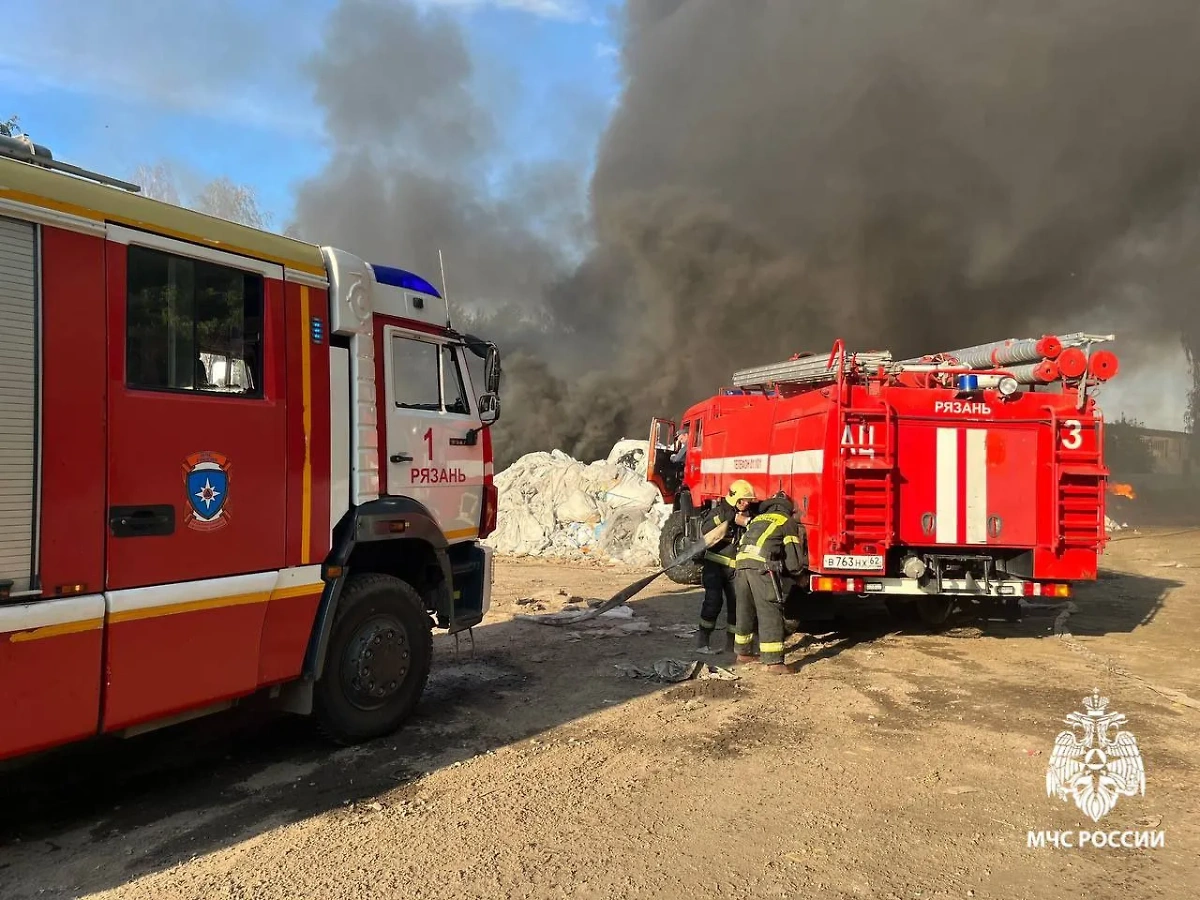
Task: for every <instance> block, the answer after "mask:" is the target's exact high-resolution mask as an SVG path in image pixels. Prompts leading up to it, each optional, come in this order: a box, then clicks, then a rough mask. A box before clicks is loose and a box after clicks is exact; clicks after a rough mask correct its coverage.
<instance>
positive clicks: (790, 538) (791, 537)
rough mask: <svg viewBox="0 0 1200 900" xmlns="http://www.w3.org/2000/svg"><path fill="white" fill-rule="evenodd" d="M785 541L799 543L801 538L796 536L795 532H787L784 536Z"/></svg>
mask: <svg viewBox="0 0 1200 900" xmlns="http://www.w3.org/2000/svg"><path fill="white" fill-rule="evenodd" d="M783 542H784V543H785V544H799V543H800V538H798V537H796V536H795V535H794V534H785V535H784V536H783Z"/></svg>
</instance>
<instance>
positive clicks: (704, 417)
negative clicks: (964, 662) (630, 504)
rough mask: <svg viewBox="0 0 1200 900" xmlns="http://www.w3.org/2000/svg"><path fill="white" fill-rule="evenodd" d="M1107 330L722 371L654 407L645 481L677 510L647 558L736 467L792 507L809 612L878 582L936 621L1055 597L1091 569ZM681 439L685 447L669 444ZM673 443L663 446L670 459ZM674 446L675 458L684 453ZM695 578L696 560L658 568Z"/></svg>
mask: <svg viewBox="0 0 1200 900" xmlns="http://www.w3.org/2000/svg"><path fill="white" fill-rule="evenodd" d="M1111 339H1112V336H1111V335H1107V336H1105V335H1087V334H1074V335H1065V336H1063V337H1062V338H1058V337H1054V336H1046V337H1043V338H1038V339H1009V340H1005V341H997V342H994V343H991V344H984V345H980V346H977V347H969V348H965V349H962V350H955V351H950V352H946V353H937V354H931V355H929V356H925V357H919V358H914V359H907V360H901V361H893V360H892V357H891V354H890V353H888V352H886V351H878V352H869V353H850V352H847V351H846V350H845V348H844V345H843V342H842V341H840V340H839V341H837V342H836V343H835V345H834V348H833V352H832V353H831V354H829V355H828V356H825V355H821V356H814V355H812V354H798V355H797V356H795V357H793V358H791V359H789V360H786V361H784V362H781V363H776V364H772V365H766V366H759V367H756V368H752V369H746V370H743V371H740V372H737V373H735V375H734V377H733V387H730V388H723V389H722V390H721V391H720V392H719V393H718V394H717V395H716V396H713V397H710V398H709V399H707V400H704V401H703V402H701V403H697V404H696V405H694V406H692V407H691V408H690V409H688V410H687V412H685V413H684V415H683V417H682V419H681V422H680V424H679V426H676V424H675V423H674V422H672V421H668V420H664V419H655V420H654V421H653V423H652V426H651V435H650V445H651V453H652V456H651V458H650V461H649V466H648V469H647V471H648V475H647V478H648V480H650V481H651V482H653V483H654V484H655V485H657V486H658V488H659V491H660V492H661V494H662V497H663V500H664V502H666V503H671V504H673V505H674V507H675V510H674V512H673V513H672V515H671V517H670V519H669V520H668V521H667V524H666V527H665V528H664V529H663V534H662V546H661V556H662V558H663V560H669V559H671V558H673V557H674V556H675V555H676V554H677V553H678V552H679V550H680V549H681V548H682V547H684V546H686V545H687V544H688V543H690V542H691V541H693V540H695V538H696V537H697V536H698V534H699V525H698V521H699V517H700V516H701V514H702V513H703V512H704V511H705V510H706V509H707V508H708V507H709V506H711V504H713V503H715V502H718V501H719V499H720V498H721V497H722V496H723V494H724V493H725V492H726V491H727V490H728V488H729V485H730V483H731V482H732V481H733V480H734V479H738V478H744V479H746V480H748V481H749V482H750V483H751V484H753V485H754V487H755V488H756V490H757V491H758V492H759V493H758V496H759V497H763V496H766V495H769V494H773V493H776V492H778V491H784V492H786V493H787V494H788V495H789V496H790V497H791V499H792V501H793V502H794V503H795V504H796V507H797V510H798V511H799V513H800V519H801V522H802V526H803V528H802V531H803V532H804V535H805V538H806V544H807V561H808V568H809V570H810V572H809V575H808V578H807V583H806V584H801V585H799V586H798V588H799V591H798V592H794V593H793V595H792V596H791V597H790V598H789V600H795V599H796V598H797V594H801V595H803V596H802V597H801V599H802V601H803V603H804V604H806V605H807V606H808V607H809V609H810V610H811V609H813V604H814V601H817V600H819V599H820V598H822V597H824V598H830V599H832V597H833V595H837V594H843V595H845V594H859V595H880V596H882V597H883V599H884V601H885V603H886V604H887V605H888V607H889V609H890V610H891V611H892V613H893V614H894V615H896V616H898V617H901V618H904V619H908V618H910V617H914V616H915V615H919V616H920V617H921V618H922V619H924V620H925V621H926V622H928V623H929V624H931V625H937V624H940V623H942V622H944V621H945V619H946V617H947V616H948V615H949V614H950V613H951V612H952V611H953V609H954V607H955V606H956V604H962V603H965V602H969V601H975V602H977V603H979V604H981V605H986V606H1000V607H1003V608H1005V609H1006V611H1007V612H1008V613H1009V614H1010V615H1011V614H1013V613H1015V611H1016V608H1017V606H1018V605H1019V598H1020V597H1030V596H1051V597H1068V596H1070V582H1072V581H1079V580H1088V579H1094V578H1095V577H1096V570H1097V556H1098V554H1099V553H1100V552H1101V551H1102V548H1103V546H1104V543H1105V541H1106V540H1107V534H1106V531H1105V526H1104V521H1105V488H1106V484H1107V477H1108V470H1107V469H1106V468H1105V466H1104V460H1103V451H1104V435H1103V427H1104V426H1103V419H1102V415H1101V413H1100V410H1099V409H1098V407H1097V406H1096V401H1095V397H1094V396H1092V395H1091V393H1090V391H1091V390H1092V389H1093V388H1094V386H1095V385H1097V384H1098V383H1100V382H1102V381H1106V380H1108V379H1109V378H1111V377H1112V376H1113V375H1115V374H1116V371H1117V358H1116V356H1115V355H1114V354H1112V353H1111V352H1109V351H1106V350H1093V349H1092V347H1093V345H1094V344H1096V343H1099V342H1101V341H1104V340H1111ZM685 441H686V452H685V453H682V454H681V453H680V450H681V449H682V445H683V444H684V442H685ZM672 457H674V459H675V460H676V461H674V462H673V461H672ZM681 457H682V458H681ZM668 574H669V575H670V576H671V577H672V578H674V579H675V580H677V581H680V582H683V583H692V584H694V583H696V582H697V581H698V580H699V567H698V564H691V565H685V566H679V567H677V568H675V569H672V570H670V571H669V573H668Z"/></svg>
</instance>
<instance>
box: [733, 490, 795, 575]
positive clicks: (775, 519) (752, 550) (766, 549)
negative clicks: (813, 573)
mask: <svg viewBox="0 0 1200 900" xmlns="http://www.w3.org/2000/svg"><path fill="white" fill-rule="evenodd" d="M792 509H793V507H792V504H791V501H790V500H787V499H786V498H772V499H770V500H768V501H767V502H765V503H764V504H763V506H762V512H760V513H759V514H758V515H757V516H755V517H754V518H753V519H751V520H750V523H749V524H748V525H747V526H746V531H745V534H743V535H742V539H741V543H740V544H739V545H738V551H737V556H736V557H735V564H736V567H737V568H739V569H773V570H775V571H780V570H782V571H783V572H786V573H787V574H788V575H791V576H793V577H798V576H799V575H801V574H802V573H803V571H804V558H803V556H802V555H801V551H802V549H803V546H802V542H801V538H800V526H799V524H798V523H797V522H796V520H795V519H794V518H792Z"/></svg>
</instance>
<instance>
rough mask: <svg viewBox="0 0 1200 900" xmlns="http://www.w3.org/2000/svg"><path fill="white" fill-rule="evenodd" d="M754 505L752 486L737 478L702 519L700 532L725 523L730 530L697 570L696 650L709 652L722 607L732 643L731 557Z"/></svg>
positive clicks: (734, 610) (734, 619) (734, 614)
mask: <svg viewBox="0 0 1200 900" xmlns="http://www.w3.org/2000/svg"><path fill="white" fill-rule="evenodd" d="M753 502H754V486H753V485H752V484H750V482H748V481H743V480H742V479H740V478H739V479H738V480H737V481H735V482H734V483H733V484H731V485H730V486H729V493H727V494H726V495H725V496H724V497H723V498H722V499H721V500H718V501H717V503H716V505H715V506H714V507H713V509H712V511H711V512H710V513H709V514H708V515H707V516H705V517H704V524H703V527H702V528H701V531H704V532H709V531H712V530H713V529H714V528H717V527H719V526H721V525H722V524H724V523H726V522H728V523H729V527H728V529H727V530H726V532H725V536H724V537H723V538H721V540H719V541H717V542H716V543H715V544H713V546H712V547H710V548H709V549H708V550H707V552H705V554H704V563H703V565H702V567H701V569H700V580H701V584H703V585H704V602H703V603H702V604H701V606H700V628H699V630H698V631H697V632H696V649H697V650H706V649H708V642H709V639H710V638H711V637H712V633H713V629H714V628H716V627H717V616H719V615H720V614H721V607H722V606H724V607H725V623H726V628H727V630H728V632H729V638H728V639H727V640H729V641H732V640H733V628H734V624H735V623H736V622H737V598H736V595H735V594H734V591H733V574H734V561H735V560H734V558H735V556H736V555H737V547H738V541H740V540H741V537H742V531H743V530H744V529H745V527H746V525H747V524H748V523H749V521H750V504H752V503H753Z"/></svg>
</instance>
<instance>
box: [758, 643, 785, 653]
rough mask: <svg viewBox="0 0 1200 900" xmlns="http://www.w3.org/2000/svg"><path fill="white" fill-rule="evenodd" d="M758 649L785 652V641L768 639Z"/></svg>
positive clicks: (765, 651) (768, 651) (769, 651)
mask: <svg viewBox="0 0 1200 900" xmlns="http://www.w3.org/2000/svg"><path fill="white" fill-rule="evenodd" d="M758 649H759V650H761V651H762V652H763V653H782V652H783V641H767V642H765V643H762V644H759V645H758Z"/></svg>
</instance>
